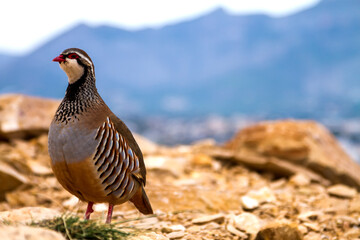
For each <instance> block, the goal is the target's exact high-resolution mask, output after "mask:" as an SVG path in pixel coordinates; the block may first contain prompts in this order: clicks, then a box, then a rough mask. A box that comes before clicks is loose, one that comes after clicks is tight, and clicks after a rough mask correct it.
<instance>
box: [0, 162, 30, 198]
mask: <svg viewBox="0 0 360 240" xmlns="http://www.w3.org/2000/svg"><path fill="white" fill-rule="evenodd" d="M0 183H1V184H0V201H1V200H4V199H5V193H6V192H9V191H13V190H15V189H16V188H18V187H19V186H21V185H23V184H26V183H28V179H27V178H26V177H25V176H24V175H22V174H21V173H19V172H17V171H16V170H15V169H14V168H12V167H11V166H9V165H7V164H6V163H3V162H1V161H0Z"/></svg>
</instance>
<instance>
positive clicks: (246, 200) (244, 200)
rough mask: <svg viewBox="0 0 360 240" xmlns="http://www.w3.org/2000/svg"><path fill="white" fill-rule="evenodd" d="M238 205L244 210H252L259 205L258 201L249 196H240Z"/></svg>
mask: <svg viewBox="0 0 360 240" xmlns="http://www.w3.org/2000/svg"><path fill="white" fill-rule="evenodd" d="M240 203H241V206H242V207H243V208H244V209H245V210H253V209H255V208H257V207H259V205H260V204H259V201H258V200H256V199H254V198H252V197H249V196H242V197H241V198H240Z"/></svg>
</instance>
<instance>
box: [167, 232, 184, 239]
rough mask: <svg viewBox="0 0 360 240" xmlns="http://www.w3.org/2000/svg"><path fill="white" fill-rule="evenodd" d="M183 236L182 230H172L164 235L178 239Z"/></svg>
mask: <svg viewBox="0 0 360 240" xmlns="http://www.w3.org/2000/svg"><path fill="white" fill-rule="evenodd" d="M184 236H185V232H184V231H178V232H172V233H169V234H167V235H166V237H168V238H169V239H180V238H183V237H184Z"/></svg>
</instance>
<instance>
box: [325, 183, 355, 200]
mask: <svg viewBox="0 0 360 240" xmlns="http://www.w3.org/2000/svg"><path fill="white" fill-rule="evenodd" d="M327 191H328V193H329V194H330V195H333V196H336V197H341V198H353V197H355V196H356V194H357V191H356V190H355V189H354V188H351V187H348V186H344V185H342V184H336V185H334V186H331V187H328V189H327Z"/></svg>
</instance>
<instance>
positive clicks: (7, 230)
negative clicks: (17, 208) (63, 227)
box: [0, 225, 65, 240]
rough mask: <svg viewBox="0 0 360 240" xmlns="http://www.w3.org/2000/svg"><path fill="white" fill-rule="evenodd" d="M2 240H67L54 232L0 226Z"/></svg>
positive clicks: (24, 227) (42, 229) (32, 228)
mask: <svg viewBox="0 0 360 240" xmlns="http://www.w3.org/2000/svg"><path fill="white" fill-rule="evenodd" d="M0 239H2V240H14V239H16V240H35V239H36V240H65V237H64V236H62V235H61V234H60V233H58V232H55V231H53V230H49V229H45V228H38V227H28V226H21V225H19V226H8V225H2V226H0Z"/></svg>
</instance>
